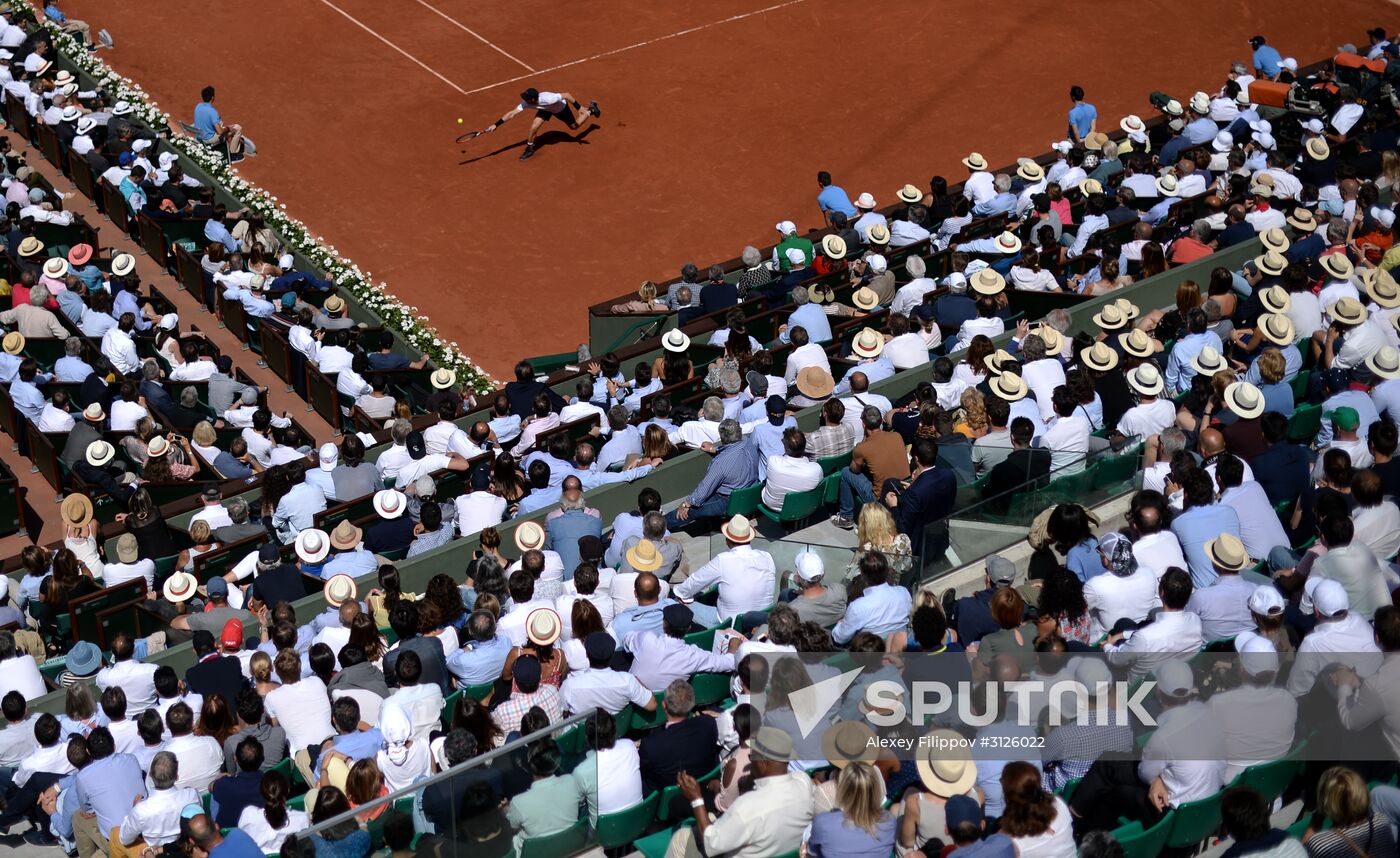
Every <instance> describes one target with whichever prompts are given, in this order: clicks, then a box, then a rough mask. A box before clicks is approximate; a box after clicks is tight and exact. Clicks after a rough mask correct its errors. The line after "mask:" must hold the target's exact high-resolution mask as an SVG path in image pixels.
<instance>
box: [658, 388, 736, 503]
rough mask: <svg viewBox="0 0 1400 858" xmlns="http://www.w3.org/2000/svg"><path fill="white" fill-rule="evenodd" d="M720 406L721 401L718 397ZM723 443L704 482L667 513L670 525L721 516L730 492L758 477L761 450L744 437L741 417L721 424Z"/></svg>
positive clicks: (720, 441) (720, 432) (718, 448)
mask: <svg viewBox="0 0 1400 858" xmlns="http://www.w3.org/2000/svg"><path fill="white" fill-rule="evenodd" d="M715 404H716V405H718V404H719V401H718V400H715ZM718 427H719V446H718V447H716V448H713V449H714V450H715V451H716V452H715V457H714V459H713V460H712V461H711V462H710V467H709V469H708V470H706V471H705V476H704V478H702V479H701V480H700V484H699V485H698V486H696V487H695V490H694V491H693V492H691V493H690V495H689V497H687V498H686V499H685V500H684V501H682V502H681V505H680V506H679V507H677V508H676V509H675V510H674V511H672V512H669V513H667V514H666V527H667V528H668V529H670V530H680V529H681V528H683V527H687V526H689V525H691V524H694V523H695V522H696V521H697V520H701V519H707V518H718V517H720V516H722V515H724V512H725V510H727V509H728V508H729V495H730V494H731V493H732V492H734V491H736V490H738V489H742V488H747V487H748V486H751V485H753V484H754V482H756V481H757V480H758V450H757V448H755V447H754V446H753V445H752V444H750V443H748V442H747V441H745V440H744V433H743V430H742V429H741V428H740V427H739V423H738V421H737V420H725V421H723V422H721V423H719V424H718Z"/></svg>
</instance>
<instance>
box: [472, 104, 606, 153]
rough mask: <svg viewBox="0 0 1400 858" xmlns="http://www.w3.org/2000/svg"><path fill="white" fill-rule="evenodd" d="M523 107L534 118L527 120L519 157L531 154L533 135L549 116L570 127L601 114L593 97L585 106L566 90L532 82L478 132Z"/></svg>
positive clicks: (487, 130) (485, 131) (492, 128)
mask: <svg viewBox="0 0 1400 858" xmlns="http://www.w3.org/2000/svg"><path fill="white" fill-rule="evenodd" d="M526 110H533V111H535V120H534V121H533V122H531V123H530V135H529V136H528V137H526V138H525V151H524V152H523V153H521V155H520V160H522V161H525V160H527V159H529V158H530V156H531V155H534V154H535V135H536V134H538V133H539V130H540V127H541V126H543V125H544V124H545V123H546V122H548V121H549V120H551V119H554V118H558V119H559V120H560V121H562V122H563V123H564V124H565V125H567V126H569V127H570V128H572V129H577V128H578V127H579V125H580V124H582V123H583V121H584V120H586V119H588V118H589V117H592V118H594V119H597V118H598V117H599V116H601V115H602V114H601V112H600V111H599V110H598V102H596V101H590V102H589V103H588V107H586V108H585V107H583V106H582V105H580V104H579V103H578V102H577V101H576V100H574V97H573V96H572V95H570V94H569V93H567V92H540V91H539V90H537V89H535V88H534V87H533V86H532V87H530V88H529V89H527V90H525V91H524V92H522V93H520V103H519V104H517V105H516V106H515V108H514V109H512V110H510V111H509V112H508V113H506V115H505V116H502V117H501V118H500V119H497V120H496V121H495V122H494V123H492V124H491V125H488V126H486V127H485V128H484V129H482V133H483V134H489V133H491V132H492V131H495V130H496V129H497V128H500V127H501V126H502V125H504V124H505V123H507V122H509V121H510V120H512V119H514V118H515V117H516V116H518V115H519V114H521V113H522V112H524V111H526Z"/></svg>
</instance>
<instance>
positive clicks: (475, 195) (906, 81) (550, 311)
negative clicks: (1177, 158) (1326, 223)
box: [65, 0, 1384, 377]
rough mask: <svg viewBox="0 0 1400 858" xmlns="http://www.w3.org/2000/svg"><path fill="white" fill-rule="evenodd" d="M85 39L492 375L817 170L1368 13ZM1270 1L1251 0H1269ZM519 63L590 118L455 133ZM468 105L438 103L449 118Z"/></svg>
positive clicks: (411, 15) (1319, 47) (375, 11)
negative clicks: (208, 113) (529, 154)
mask: <svg viewBox="0 0 1400 858" xmlns="http://www.w3.org/2000/svg"><path fill="white" fill-rule="evenodd" d="M65 7H66V8H67V10H68V14H69V16H70V17H75V18H86V19H87V20H89V21H92V22H94V26H97V25H98V24H97V22H100V25H101V26H105V27H107V28H108V29H109V30H110V31H111V33H112V35H113V37H114V38H115V39H116V42H117V49H116V50H115V51H111V52H105V51H104V52H103V55H102V58H103V59H104V60H105V61H106V62H108V63H109V64H111V65H112V66H113V67H114V68H115V69H117V70H118V71H120V72H121V73H123V74H125V75H127V76H129V77H131V78H132V79H133V80H134V81H136V82H137V83H139V84H141V86H143V87H144V88H145V89H146V91H147V92H149V93H151V94H152V96H153V97H154V98H155V99H156V100H157V101H158V102H159V103H160V104H161V106H162V108H163V109H164V110H166V111H168V112H169V113H170V114H171V116H172V118H176V117H178V118H182V119H186V120H188V119H189V118H190V116H191V115H192V114H193V111H194V106H195V104H196V103H197V101H198V99H199V90H200V88H201V87H203V86H204V85H206V84H213V85H215V86H216V87H217V88H218V99H217V101H216V105H217V107H218V108H219V110H220V112H221V113H222V115H223V117H224V119H225V121H228V122H237V123H241V124H242V125H243V127H244V129H245V131H246V133H247V134H248V135H249V136H250V137H252V138H253V139H254V140H255V141H256V142H257V145H258V148H259V151H260V154H259V157H257V158H253V159H249V160H247V161H245V162H244V163H243V165H242V167H241V169H242V171H243V173H244V175H245V176H247V177H248V178H250V179H252V180H253V181H256V182H258V183H259V184H261V185H263V186H264V187H265V188H267V189H268V190H269V191H270V192H271V193H273V194H276V195H277V196H278V197H279V199H280V200H281V201H283V202H285V203H286V205H287V208H288V210H289V211H291V212H293V213H294V214H295V215H296V216H297V217H299V218H301V219H302V220H304V221H305V222H306V223H307V224H308V225H310V226H311V228H312V229H313V230H314V231H315V232H317V233H320V234H322V235H324V236H325V237H326V238H327V239H328V241H329V243H331V244H333V245H334V246H335V247H336V248H337V249H338V250H340V251H341V252H342V253H343V254H345V255H347V256H348V257H350V258H351V259H353V260H355V261H356V262H357V263H358V264H359V265H360V266H361V267H362V268H364V269H367V270H368V271H370V272H372V273H373V274H374V276H375V277H376V279H382V280H384V281H385V282H387V284H388V285H389V288H390V290H391V291H392V292H393V293H395V294H396V295H398V296H399V297H400V298H401V299H403V300H404V301H405V302H407V303H409V304H411V305H417V306H418V307H420V308H421V309H422V312H424V313H425V314H427V315H428V316H430V318H431V322H432V324H434V325H436V326H437V327H438V329H439V330H440V331H441V332H442V334H443V335H444V336H446V337H447V338H450V339H453V340H456V341H457V342H458V343H459V344H460V345H461V347H462V348H463V350H464V351H465V352H466V353H467V354H469V355H471V356H472V357H473V358H474V359H475V360H476V361H477V362H478V363H480V364H481V365H483V366H484V367H485V368H486V369H488V370H489V371H491V372H492V373H494V374H496V375H497V376H498V377H499V376H500V375H502V374H504V373H506V372H507V371H508V369H509V367H510V366H511V365H512V364H513V363H514V362H515V361H516V360H517V359H518V358H519V357H521V356H522V355H527V354H542V353H547V352H556V351H565V350H568V349H572V348H573V347H574V346H575V345H576V344H577V343H579V342H580V341H583V340H584V339H586V333H585V332H586V318H587V316H586V308H587V307H588V306H589V305H591V304H594V303H597V302H598V301H602V300H605V299H609V298H612V297H614V296H617V295H620V294H622V293H624V292H626V291H628V290H631V289H635V287H636V285H637V284H638V283H639V282H640V281H641V280H642V279H644V278H651V279H657V280H661V279H662V278H666V279H673V278H674V277H675V273H676V269H677V268H678V267H679V266H680V264H681V263H682V262H684V261H686V260H695V261H697V262H700V263H702V264H703V263H706V262H710V261H715V260H719V259H727V258H729V257H732V256H735V255H737V253H738V252H739V250H740V249H741V248H742V247H743V245H744V244H746V243H755V244H759V243H770V242H771V241H772V239H773V237H774V235H775V233H774V232H773V225H774V223H775V222H776V221H778V220H780V219H784V218H788V219H792V220H794V221H796V222H797V223H798V224H799V226H800V227H803V228H805V227H809V226H816V225H818V224H819V223H820V216H819V214H818V212H817V209H816V204H815V201H814V196H815V192H816V183H815V180H814V176H815V173H816V171H817V170H818V169H827V170H830V171H831V172H832V174H833V175H834V176H835V177H836V180H837V183H838V184H841V185H843V186H844V187H845V188H846V189H847V190H848V191H849V192H850V193H851V195H852V196H853V197H854V196H855V194H857V193H859V192H861V191H867V190H868V191H870V192H872V193H874V194H875V196H876V198H877V200H878V201H879V202H880V204H881V206H884V205H888V204H889V203H890V202H892V201H893V193H894V190H895V189H896V188H898V187H899V186H900V185H902V184H904V183H905V182H913V183H914V184H916V185H919V186H923V185H925V184H926V183H927V181H928V178H929V176H930V175H933V174H934V173H943V174H944V175H947V176H948V177H949V179H950V181H957V180H959V179H960V178H961V177H962V174H963V170H962V168H961V167H960V166H959V165H958V163H957V159H958V158H959V157H961V156H962V155H964V154H966V153H967V152H968V151H971V150H978V151H981V152H982V153H983V154H985V155H986V156H987V157H988V159H989V160H990V161H991V162H992V163H994V164H1000V163H1006V162H1008V161H1010V160H1011V159H1013V158H1014V157H1016V156H1018V155H1023V154H1039V153H1041V152H1044V151H1046V149H1047V148H1048V145H1049V143H1050V142H1051V141H1052V140H1055V139H1059V138H1060V137H1063V135H1064V130H1065V111H1066V110H1067V109H1068V106H1069V105H1068V99H1067V92H1068V89H1069V86H1070V85H1071V84H1073V83H1078V84H1080V85H1082V86H1083V87H1084V88H1085V89H1086V90H1087V93H1088V100H1089V101H1091V102H1092V103H1094V104H1095V105H1096V106H1097V107H1098V111H1099V128H1100V129H1109V128H1112V127H1115V126H1116V124H1117V120H1118V118H1119V117H1120V116H1122V115H1124V114H1126V113H1129V112H1132V113H1139V114H1143V115H1144V116H1150V115H1151V114H1152V111H1151V108H1150V105H1149V104H1148V101H1147V95H1148V93H1149V92H1150V91H1152V90H1154V89H1161V90H1165V91H1168V92H1170V93H1172V94H1173V95H1175V96H1177V97H1179V98H1182V99H1183V100H1184V99H1185V98H1186V97H1189V95H1190V94H1191V92H1193V91H1195V90H1196V89H1203V88H1210V89H1214V88H1218V87H1219V85H1220V83H1221V82H1222V81H1223V80H1224V75H1225V72H1226V71H1227V70H1228V63H1229V62H1230V61H1231V60H1233V59H1241V60H1248V58H1249V46H1248V45H1247V44H1246V43H1245V42H1246V39H1248V37H1249V36H1250V35H1252V34H1253V33H1255V32H1262V33H1264V34H1265V35H1266V36H1267V37H1268V38H1269V42H1270V44H1273V45H1275V46H1277V47H1278V49H1279V50H1280V51H1281V52H1282V53H1283V55H1285V56H1293V57H1296V58H1297V59H1298V60H1299V62H1300V63H1303V64H1307V63H1310V62H1313V61H1315V60H1317V59H1319V58H1322V57H1323V56H1327V55H1330V54H1331V53H1332V52H1333V51H1334V50H1335V47H1336V46H1337V45H1338V44H1341V43H1342V42H1345V41H1355V40H1357V39H1361V38H1363V36H1364V30H1365V29H1366V28H1367V27H1370V26H1373V25H1375V24H1377V23H1382V22H1381V21H1379V20H1374V19H1378V18H1380V17H1381V12H1382V11H1383V9H1384V7H1382V6H1378V5H1377V4H1375V3H1367V2H1362V0H1335V2H1332V3H1326V4H1303V3H1291V4H1284V5H1279V6H1274V7H1269V6H1259V5H1257V4H1249V3H1243V2H1230V3H1221V2H1207V0H1177V2H1165V0H1140V2H1134V3H1122V4H1090V3H1054V2H1047V0H1032V2H1024V3H1015V4H993V3H986V2H976V0H943V2H938V3H928V2H916V0H892V2H886V3H882V4H873V3H852V2H848V0H779V2H774V0H708V2H704V3H679V2H666V3H660V2H652V3H640V4H639V3H635V2H622V0H593V2H589V3H561V2H558V0H393V2H392V3H386V2H370V0H295V2H290V3H288V2H269V1H268V0H254V2H251V3H200V4H184V3H182V4H175V3H159V4H151V3H143V2H136V0H103V2H98V0H69V2H68V3H66V4H65ZM1261 13H1263V14H1261ZM526 86H535V87H537V88H539V89H546V90H559V91H568V92H570V93H572V94H573V95H574V96H575V97H576V98H580V99H583V100H584V102H585V103H586V102H587V100H588V99H597V100H598V101H599V102H600V103H601V105H602V108H603V117H602V119H601V120H600V121H599V122H598V123H597V126H598V127H596V128H593V129H591V130H589V131H587V132H586V133H568V132H566V129H564V128H563V127H562V126H561V125H559V123H550V125H549V126H548V127H547V129H546V130H545V131H543V132H542V134H541V137H540V141H539V142H540V144H541V145H540V146H539V151H538V153H537V154H536V155H535V157H534V158H533V159H532V160H530V161H529V162H527V163H521V162H519V161H518V156H519V154H520V151H521V148H522V147H523V144H524V137H525V134H526V131H527V129H528V124H529V117H528V116H521V117H518V118H517V119H516V120H515V121H513V122H512V123H510V124H509V125H506V126H504V127H502V128H501V129H500V130H499V131H497V132H496V133H494V134H492V135H485V136H482V137H480V138H478V139H477V140H475V141H472V142H470V143H467V144H463V145H461V146H458V145H455V144H454V142H453V141H454V139H455V138H456V137H457V135H458V134H460V133H462V132H463V131H465V130H469V129H471V128H480V127H483V126H485V125H487V124H489V123H490V122H491V121H493V120H494V119H495V118H497V117H498V116H500V115H501V114H502V113H504V112H505V111H506V110H508V109H509V108H510V107H512V106H513V105H514V104H515V103H516V102H517V101H518V97H517V96H518V93H519V91H520V90H521V89H523V88H525V87H526ZM458 117H462V118H463V119H464V120H465V124H464V125H461V126H459V125H458V124H457V121H456V120H457V118H458Z"/></svg>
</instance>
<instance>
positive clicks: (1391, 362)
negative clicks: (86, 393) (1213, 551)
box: [64, 346, 1400, 503]
mask: <svg viewBox="0 0 1400 858" xmlns="http://www.w3.org/2000/svg"><path fill="white" fill-rule="evenodd" d="M1366 366H1367V367H1368V368H1369V369H1370V370H1371V372H1373V373H1375V374H1376V375H1377V376H1379V377H1381V378H1400V351H1396V350H1395V347H1394V346H1386V347H1384V348H1382V349H1380V350H1379V351H1377V352H1376V353H1375V354H1373V355H1371V356H1370V357H1368V358H1366ZM77 497H82V496H81V495H77ZM64 503H67V501H64Z"/></svg>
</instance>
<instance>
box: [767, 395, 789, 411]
mask: <svg viewBox="0 0 1400 858" xmlns="http://www.w3.org/2000/svg"><path fill="white" fill-rule="evenodd" d="M764 408H765V409H767V411H768V413H769V414H784V413H786V412H787V400H785V399H783V398H782V397H781V396H778V395H777V394H774V395H773V396H770V397H768V399H767V401H766V402H765V403H764Z"/></svg>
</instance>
